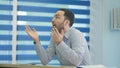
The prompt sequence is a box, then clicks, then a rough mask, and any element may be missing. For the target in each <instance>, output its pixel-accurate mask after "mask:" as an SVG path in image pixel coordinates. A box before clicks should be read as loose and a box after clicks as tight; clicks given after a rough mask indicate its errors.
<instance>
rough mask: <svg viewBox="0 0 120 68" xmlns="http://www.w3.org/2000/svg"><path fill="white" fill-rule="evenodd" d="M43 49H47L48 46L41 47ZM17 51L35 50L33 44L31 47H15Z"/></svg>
mask: <svg viewBox="0 0 120 68" xmlns="http://www.w3.org/2000/svg"><path fill="white" fill-rule="evenodd" d="M42 46H43V47H44V48H45V49H47V48H48V45H42ZM17 50H24V51H27V50H35V47H34V44H33V45H17Z"/></svg>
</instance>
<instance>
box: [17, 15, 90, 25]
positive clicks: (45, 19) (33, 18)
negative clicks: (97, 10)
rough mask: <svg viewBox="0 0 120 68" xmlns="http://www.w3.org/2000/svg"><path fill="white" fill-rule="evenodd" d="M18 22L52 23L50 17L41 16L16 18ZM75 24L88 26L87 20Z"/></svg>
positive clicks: (80, 20)
mask: <svg viewBox="0 0 120 68" xmlns="http://www.w3.org/2000/svg"><path fill="white" fill-rule="evenodd" d="M18 21H32V22H37V21H39V22H50V23H51V21H52V17H41V16H18ZM75 22H77V23H86V24H89V22H90V20H89V19H78V18H76V19H75Z"/></svg>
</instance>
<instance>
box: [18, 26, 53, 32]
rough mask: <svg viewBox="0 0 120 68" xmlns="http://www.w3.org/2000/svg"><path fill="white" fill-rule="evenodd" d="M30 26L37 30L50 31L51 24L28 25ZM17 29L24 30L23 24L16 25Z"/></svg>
mask: <svg viewBox="0 0 120 68" xmlns="http://www.w3.org/2000/svg"><path fill="white" fill-rule="evenodd" d="M30 28H35V29H36V30H37V31H51V26H30ZM17 29H18V31H24V30H25V26H22V25H18V28H17Z"/></svg>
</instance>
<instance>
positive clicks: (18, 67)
mask: <svg viewBox="0 0 120 68" xmlns="http://www.w3.org/2000/svg"><path fill="white" fill-rule="evenodd" d="M0 68H76V67H74V66H44V65H41V66H38V65H29V64H0Z"/></svg>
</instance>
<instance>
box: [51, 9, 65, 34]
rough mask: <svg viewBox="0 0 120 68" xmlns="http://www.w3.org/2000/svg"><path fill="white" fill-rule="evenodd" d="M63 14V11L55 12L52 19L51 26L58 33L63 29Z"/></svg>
mask: <svg viewBox="0 0 120 68" xmlns="http://www.w3.org/2000/svg"><path fill="white" fill-rule="evenodd" d="M64 13H65V12H64V11H57V12H56V13H55V15H54V17H53V19H52V25H53V26H55V27H56V28H57V29H58V31H59V32H61V29H64V22H65V16H64Z"/></svg>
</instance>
